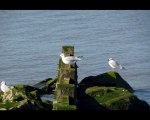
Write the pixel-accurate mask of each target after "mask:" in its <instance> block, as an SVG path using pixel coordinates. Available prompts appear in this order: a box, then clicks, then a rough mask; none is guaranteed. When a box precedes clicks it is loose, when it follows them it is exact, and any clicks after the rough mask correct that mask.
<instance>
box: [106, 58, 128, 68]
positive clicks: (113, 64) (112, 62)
mask: <svg viewBox="0 0 150 120" xmlns="http://www.w3.org/2000/svg"><path fill="white" fill-rule="evenodd" d="M108 64H109V65H110V67H111V68H112V70H113V71H115V69H116V68H119V69H125V68H124V67H123V66H122V65H120V64H119V63H118V62H117V61H115V60H113V59H112V58H109V59H108Z"/></svg>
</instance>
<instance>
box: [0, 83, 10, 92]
mask: <svg viewBox="0 0 150 120" xmlns="http://www.w3.org/2000/svg"><path fill="white" fill-rule="evenodd" d="M1 90H2V92H4V93H6V92H8V91H9V90H10V87H9V86H7V85H6V83H5V81H2V82H1Z"/></svg>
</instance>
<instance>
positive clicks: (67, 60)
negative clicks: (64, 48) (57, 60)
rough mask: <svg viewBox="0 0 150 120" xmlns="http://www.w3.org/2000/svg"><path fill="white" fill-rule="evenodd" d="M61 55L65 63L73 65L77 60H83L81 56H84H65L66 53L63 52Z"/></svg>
mask: <svg viewBox="0 0 150 120" xmlns="http://www.w3.org/2000/svg"><path fill="white" fill-rule="evenodd" d="M60 57H61V58H62V61H63V63H65V64H69V65H73V64H75V63H76V62H77V61H79V60H81V57H83V56H78V57H75V56H66V57H65V55H64V53H61V54H60Z"/></svg>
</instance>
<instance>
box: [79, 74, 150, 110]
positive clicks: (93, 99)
mask: <svg viewBox="0 0 150 120" xmlns="http://www.w3.org/2000/svg"><path fill="white" fill-rule="evenodd" d="M77 93H78V100H79V104H78V109H79V110H98V111H107V110H150V106H149V105H148V104H147V103H146V102H145V101H142V100H140V99H138V98H137V97H136V96H135V95H134V94H133V89H132V87H131V86H130V85H129V84H128V83H127V82H126V81H125V80H123V78H122V77H121V76H120V75H119V74H118V73H116V72H107V73H103V74H100V75H97V76H90V77H86V78H85V79H83V80H82V81H81V82H80V84H79V87H78V92H77Z"/></svg>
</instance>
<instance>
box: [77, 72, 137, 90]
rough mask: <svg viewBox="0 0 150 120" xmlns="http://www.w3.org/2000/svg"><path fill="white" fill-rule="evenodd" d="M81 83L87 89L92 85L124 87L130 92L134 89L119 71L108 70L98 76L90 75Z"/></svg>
mask: <svg viewBox="0 0 150 120" xmlns="http://www.w3.org/2000/svg"><path fill="white" fill-rule="evenodd" d="M80 85H81V86H83V87H84V88H85V89H86V88H88V87H92V86H105V87H122V88H125V89H127V90H128V91H130V92H133V91H134V90H133V89H132V87H131V86H130V85H129V84H128V83H127V82H126V81H125V80H124V79H123V78H122V77H121V76H120V75H119V74H118V73H117V72H112V71H111V72H106V73H103V74H100V75H97V76H89V77H86V78H84V79H83V80H82V81H81V82H80Z"/></svg>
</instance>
